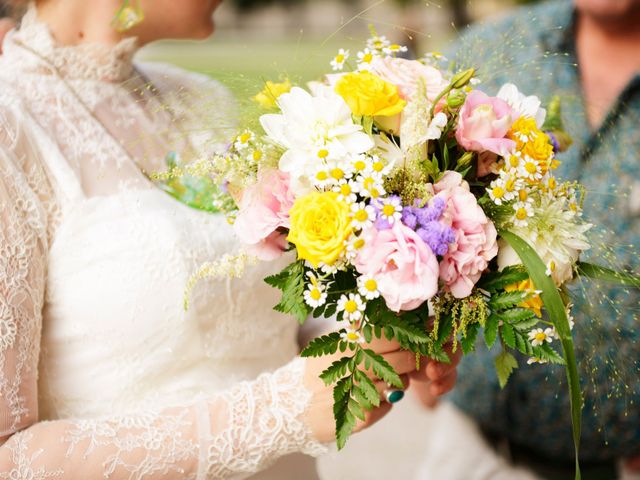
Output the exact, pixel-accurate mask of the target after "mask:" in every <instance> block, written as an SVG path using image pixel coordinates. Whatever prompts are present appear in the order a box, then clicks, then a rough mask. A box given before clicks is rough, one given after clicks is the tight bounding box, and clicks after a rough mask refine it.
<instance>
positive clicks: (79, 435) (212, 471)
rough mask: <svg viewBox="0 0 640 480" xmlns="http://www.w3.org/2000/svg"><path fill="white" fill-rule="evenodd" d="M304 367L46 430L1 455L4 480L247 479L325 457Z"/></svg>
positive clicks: (16, 438) (39, 427) (43, 426)
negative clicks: (294, 457)
mask: <svg viewBox="0 0 640 480" xmlns="http://www.w3.org/2000/svg"><path fill="white" fill-rule="evenodd" d="M303 369H304V360H302V359H296V360H294V361H293V362H291V363H290V364H289V365H287V366H285V367H283V368H281V369H280V370H278V371H276V372H275V373H273V374H264V375H262V376H261V377H259V378H258V379H257V380H256V381H254V382H247V383H242V384H239V385H237V386H236V387H234V388H232V389H230V390H229V391H227V392H225V393H223V394H220V395H218V396H216V397H214V398H210V399H205V400H202V401H199V402H194V403H193V404H192V405H187V406H179V407H173V408H168V409H165V410H162V411H159V412H144V413H140V414H136V415H127V416H114V417H110V418H103V419H97V420H59V421H53V422H41V423H37V424H35V425H33V426H32V427H30V428H28V429H26V430H24V431H22V432H20V433H16V434H14V435H13V436H12V437H11V438H10V439H9V440H8V441H7V443H5V445H4V446H3V447H2V448H0V479H11V480H13V479H18V478H19V479H23V478H29V479H33V480H41V479H49V478H56V479H57V478H59V479H64V480H71V479H78V480H84V479H87V478H111V479H123V478H127V479H135V480H137V479H145V480H146V479H149V480H151V479H165V480H166V479H196V480H201V479H226V478H243V477H246V476H249V475H250V474H252V473H255V472H257V471H260V470H261V469H263V468H266V467H267V466H268V465H269V464H271V463H272V462H273V461H275V460H277V459H278V458H279V457H280V456H282V455H285V454H287V453H292V452H297V451H302V452H304V453H307V454H320V453H322V452H324V447H323V446H321V445H320V444H318V443H317V442H315V441H314V440H313V439H312V438H311V437H310V434H309V431H308V429H307V427H306V426H305V424H304V421H303V416H304V412H305V409H306V406H307V405H308V401H309V393H308V392H307V391H306V390H305V388H304V386H303V385H302V383H301V382H302V378H303Z"/></svg>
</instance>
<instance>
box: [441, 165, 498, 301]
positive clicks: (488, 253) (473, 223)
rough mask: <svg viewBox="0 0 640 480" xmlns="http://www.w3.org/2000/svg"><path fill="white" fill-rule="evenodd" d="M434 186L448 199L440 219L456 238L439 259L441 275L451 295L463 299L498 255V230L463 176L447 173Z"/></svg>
mask: <svg viewBox="0 0 640 480" xmlns="http://www.w3.org/2000/svg"><path fill="white" fill-rule="evenodd" d="M434 188H435V191H436V193H437V194H438V196H440V197H442V198H443V199H445V200H446V202H447V207H446V209H445V212H444V214H443V219H442V220H443V221H444V222H445V223H447V224H449V225H450V226H451V227H452V228H453V229H454V231H455V237H456V240H455V243H453V244H450V245H449V251H448V253H447V254H446V255H445V256H444V258H443V260H442V261H441V262H440V278H441V279H442V280H443V281H444V283H445V285H446V286H447V289H448V290H449V291H450V292H451V293H452V294H453V296H454V297H456V298H465V297H468V296H469V295H470V294H471V291H472V290H473V287H474V286H475V284H476V283H477V282H478V280H480V276H481V275H482V272H484V271H485V270H486V268H487V266H488V265H489V262H490V261H491V260H492V259H493V258H494V257H495V256H496V255H497V254H498V242H497V237H498V233H497V231H496V227H495V226H494V225H493V222H491V220H489V219H488V218H487V216H486V215H485V214H484V211H483V210H482V208H480V206H479V205H478V202H477V200H476V197H475V196H474V195H473V194H472V193H471V192H470V191H469V184H468V183H467V182H465V181H464V180H463V179H462V175H460V174H459V173H457V172H447V173H445V175H444V176H443V178H442V179H441V180H440V181H439V182H438V183H436V184H435V185H434Z"/></svg>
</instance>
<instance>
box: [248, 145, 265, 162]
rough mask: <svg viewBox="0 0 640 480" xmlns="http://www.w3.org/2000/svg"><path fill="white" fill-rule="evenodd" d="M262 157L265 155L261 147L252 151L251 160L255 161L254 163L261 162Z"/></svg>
mask: <svg viewBox="0 0 640 480" xmlns="http://www.w3.org/2000/svg"><path fill="white" fill-rule="evenodd" d="M262 157H264V153H263V151H262V150H260V149H259V148H256V149H255V150H253V151H252V152H251V154H250V155H249V160H251V161H253V162H254V163H257V162H259V161H260V160H262Z"/></svg>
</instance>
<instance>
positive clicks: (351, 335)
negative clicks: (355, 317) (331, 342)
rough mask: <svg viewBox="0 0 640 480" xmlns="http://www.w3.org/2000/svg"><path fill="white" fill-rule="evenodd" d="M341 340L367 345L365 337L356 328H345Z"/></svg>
mask: <svg viewBox="0 0 640 480" xmlns="http://www.w3.org/2000/svg"><path fill="white" fill-rule="evenodd" d="M340 338H341V339H342V340H344V341H346V342H349V343H365V339H364V336H363V335H362V334H361V333H360V332H359V331H358V330H356V329H355V328H351V327H349V328H345V329H344V331H343V332H342V333H341V334H340Z"/></svg>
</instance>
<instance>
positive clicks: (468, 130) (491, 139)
mask: <svg viewBox="0 0 640 480" xmlns="http://www.w3.org/2000/svg"><path fill="white" fill-rule="evenodd" d="M516 118H517V114H516V113H515V112H514V111H513V110H512V108H511V107H510V106H509V104H508V103H507V102H505V101H504V100H500V99H499V98H496V97H489V96H488V95H486V94H485V93H483V92H481V91H480V90H474V91H472V92H471V93H470V94H469V95H468V96H467V99H466V101H465V102H464V105H463V106H462V109H461V110H460V118H459V119H458V129H457V130H456V140H458V143H459V144H460V145H461V146H462V147H463V148H465V149H467V150H471V151H472V152H484V151H489V152H493V153H495V154H497V155H501V156H504V155H505V154H506V153H507V152H508V151H509V150H512V149H513V148H515V146H516V143H515V142H514V141H513V140H510V139H508V138H506V135H507V132H508V131H509V129H510V128H511V125H513V122H514V121H515V120H516Z"/></svg>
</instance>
